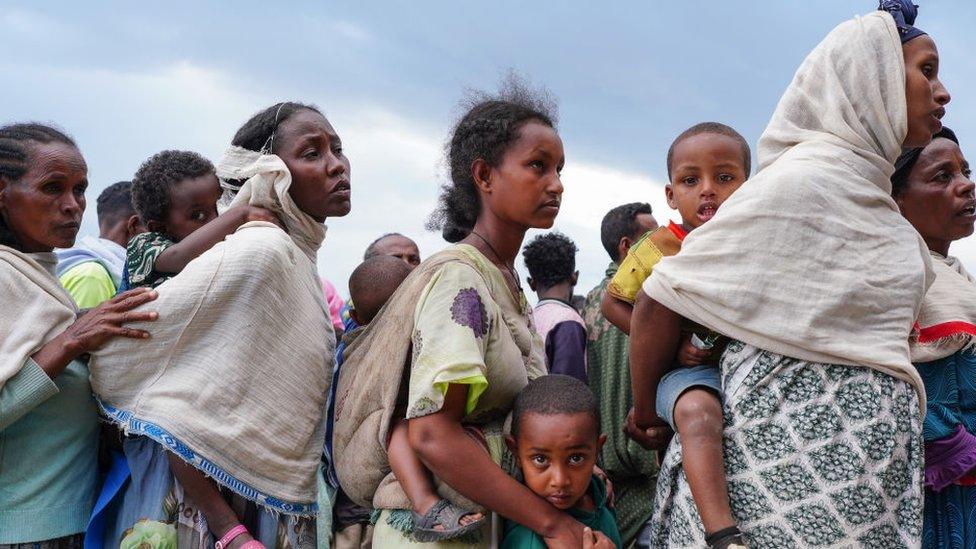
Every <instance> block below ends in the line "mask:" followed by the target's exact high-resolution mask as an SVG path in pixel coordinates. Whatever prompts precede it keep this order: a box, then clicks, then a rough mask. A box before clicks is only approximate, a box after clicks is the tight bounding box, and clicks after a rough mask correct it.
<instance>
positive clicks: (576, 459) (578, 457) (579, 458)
mask: <svg viewBox="0 0 976 549" xmlns="http://www.w3.org/2000/svg"><path fill="white" fill-rule="evenodd" d="M584 461H586V457H585V456H584V455H583V454H573V455H571V456H569V463H570V464H571V465H580V464H582V463H583V462H584Z"/></svg>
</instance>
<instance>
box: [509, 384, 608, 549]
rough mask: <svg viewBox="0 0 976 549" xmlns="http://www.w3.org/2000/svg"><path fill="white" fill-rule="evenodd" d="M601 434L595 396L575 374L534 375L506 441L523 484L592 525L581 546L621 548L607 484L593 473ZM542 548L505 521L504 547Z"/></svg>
mask: <svg viewBox="0 0 976 549" xmlns="http://www.w3.org/2000/svg"><path fill="white" fill-rule="evenodd" d="M606 439H607V436H606V435H604V434H600V422H599V418H598V417H597V407H596V398H595V397H594V396H593V392H592V391H590V388H589V387H587V386H586V384H585V383H583V382H582V381H580V380H578V379H576V378H573V377H570V376H564V375H548V376H542V377H540V378H536V379H534V380H532V381H530V382H529V384H528V385H527V386H526V387H525V389H523V390H522V392H521V393H519V396H518V397H517V398H516V399H515V405H514V408H513V411H512V433H511V435H508V436H506V438H505V442H506V443H507V444H508V447H509V449H510V450H511V451H512V453H513V454H514V455H515V457H516V460H517V461H518V463H519V465H520V467H521V469H522V475H523V478H524V483H525V485H526V486H528V487H529V489H531V490H532V491H533V492H535V493H536V494H537V495H538V496H539V497H542V498H544V499H545V500H546V501H548V502H549V503H550V504H552V505H553V506H554V507H556V508H558V509H561V510H563V511H566V512H567V513H569V514H570V515H571V516H572V517H573V518H575V519H576V520H578V521H579V522H581V523H583V525H584V526H586V527H587V528H589V529H590V530H591V532H592V533H587V535H588V536H590V539H589V540H587V541H588V543H587V544H585V545H584V546H585V547H595V548H597V547H610V545H609V544H610V543H613V547H620V532H619V531H618V529H617V518H616V516H615V515H614V514H613V510H612V509H610V507H609V504H610V502H609V501H608V498H607V490H606V486H605V484H604V482H603V480H601V479H599V478H597V477H596V476H594V475H593V466H594V465H595V464H596V458H597V456H598V455H599V454H600V448H601V447H602V446H603V443H604V442H605V441H606ZM544 547H546V544H545V542H544V541H543V539H542V536H540V535H539V534H536V533H535V532H533V531H532V530H529V529H528V528H526V527H525V526H522V525H521V524H517V523H515V522H512V521H507V522H506V527H505V539H504V541H503V542H502V548H503V549H528V548H539V549H542V548H544Z"/></svg>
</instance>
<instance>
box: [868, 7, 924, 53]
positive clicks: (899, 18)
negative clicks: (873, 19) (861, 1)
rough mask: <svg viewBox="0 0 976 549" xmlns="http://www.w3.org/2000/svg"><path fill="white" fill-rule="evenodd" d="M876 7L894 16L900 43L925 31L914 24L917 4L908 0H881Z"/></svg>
mask: <svg viewBox="0 0 976 549" xmlns="http://www.w3.org/2000/svg"><path fill="white" fill-rule="evenodd" d="M878 9H879V10H881V11H886V12H888V13H890V14H891V17H892V18H894V20H895V26H897V27H898V35H899V36H900V37H901V43H902V44H904V43H905V42H908V41H909V40H912V39H913V38H918V37H919V36H922V35H923V34H925V31H923V30H922V29H920V28H918V27H916V26H914V25H915V18H916V17H917V16H918V6H917V5H915V4H914V3H912V2H911V1H910V0H881V2H880V3H879V4H878Z"/></svg>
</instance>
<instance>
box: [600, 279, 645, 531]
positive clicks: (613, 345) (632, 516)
mask: <svg viewBox="0 0 976 549" xmlns="http://www.w3.org/2000/svg"><path fill="white" fill-rule="evenodd" d="M616 272H617V264H616V263H611V264H610V266H609V267H608V268H607V273H606V277H605V278H604V279H603V281H602V282H600V284H599V285H597V286H596V287H595V288H593V290H591V291H590V293H589V294H588V295H587V296H586V306H585V307H584V308H583V320H584V322H585V323H586V334H587V343H586V355H587V356H586V360H587V364H588V366H587V374H588V377H589V385H590V389H592V390H593V394H594V395H596V399H597V402H598V403H599V406H600V430H601V432H602V433H604V434H606V435H607V442H606V443H605V444H604V445H603V450H602V451H601V452H600V466H601V467H602V468H603V470H604V471H606V473H607V475H608V476H609V477H610V480H611V481H612V482H613V491H614V499H615V502H614V507H615V511H616V513H617V525H618V526H619V528H620V537H621V539H623V542H624V546H625V547H626V546H627V545H629V544H630V542H631V541H632V540H633V538H634V537H635V536H636V535H637V532H638V530H640V528H641V526H642V525H643V524H644V522H646V521H647V519H648V518H650V516H651V504H652V503H653V501H654V483H655V480H656V478H657V459H656V457H655V453H654V452H651V451H648V450H645V449H644V448H642V447H641V446H640V445H638V444H637V443H636V442H634V441H633V440H631V439H630V438H629V437H627V435H625V434H624V432H623V426H624V420H625V419H626V417H627V412H628V411H629V410H630V407H631V406H632V405H633V403H634V397H633V394H632V393H631V389H630V363H629V361H630V354H629V350H628V349H629V341H630V340H629V338H628V337H627V334H625V333H623V332H622V331H620V330H619V329H617V328H616V327H615V326H614V325H613V324H610V322H609V321H608V320H607V319H606V317H604V316H603V313H602V312H601V311H600V303H601V302H602V301H603V294H605V293H606V291H607V284H609V283H610V279H611V278H613V275H614V274H615V273H616Z"/></svg>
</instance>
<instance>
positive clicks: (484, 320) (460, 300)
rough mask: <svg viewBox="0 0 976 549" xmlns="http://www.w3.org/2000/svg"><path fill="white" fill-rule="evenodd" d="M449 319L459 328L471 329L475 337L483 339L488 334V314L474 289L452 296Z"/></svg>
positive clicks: (465, 289)
mask: <svg viewBox="0 0 976 549" xmlns="http://www.w3.org/2000/svg"><path fill="white" fill-rule="evenodd" d="M451 318H452V319H454V322H457V323H458V324H460V325H461V326H467V327H468V328H471V331H473V332H474V336H475V337H479V338H480V337H484V336H485V334H487V333H488V313H486V312H485V306H484V304H482V303H481V296H480V295H478V290H475V289H474V288H463V289H461V290H459V291H458V293H457V295H456V296H454V305H452V306H451Z"/></svg>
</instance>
